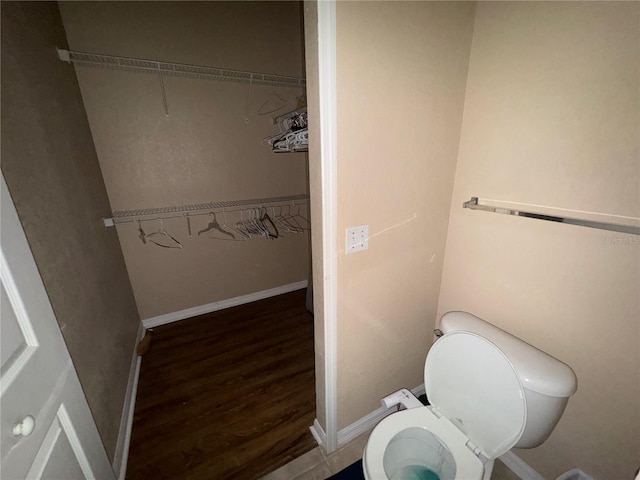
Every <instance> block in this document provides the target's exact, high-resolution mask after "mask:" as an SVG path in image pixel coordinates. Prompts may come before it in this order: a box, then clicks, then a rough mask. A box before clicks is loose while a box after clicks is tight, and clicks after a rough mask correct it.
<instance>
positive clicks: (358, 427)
mask: <svg viewBox="0 0 640 480" xmlns="http://www.w3.org/2000/svg"><path fill="white" fill-rule="evenodd" d="M411 391H412V392H413V394H414V395H415V396H416V397H419V396H420V395H423V394H424V393H425V389H424V384H422V385H419V386H417V387H416V388H413V389H412V390H411ZM394 411H395V410H394V409H392V408H390V409H386V408H384V407H380V408H378V409H377V410H374V411H373V412H371V413H369V414H368V415H365V416H364V417H362V418H361V419H359V420H356V421H355V422H353V423H352V424H351V425H348V426H346V427H345V428H343V429H342V430H339V431H338V448H342V447H344V446H346V445H347V444H348V443H349V442H351V441H352V440H354V439H355V438H356V437H359V436H360V435H362V434H363V433H366V432H368V431H369V430H371V429H372V428H373V427H374V426H375V425H376V424H377V423H378V422H379V421H380V420H382V419H383V418H385V417H386V416H388V415H391V414H392V413H393V412H394ZM309 429H310V430H311V434H312V435H313V438H315V440H316V442H317V443H318V445H320V446H321V447H322V448H326V445H327V436H326V434H325V432H324V430H323V429H322V426H320V424H319V423H318V420H317V419H316V420H315V421H314V422H313V425H312V426H311V427H309ZM500 460H501V461H502V463H504V464H505V465H506V466H507V467H508V468H509V469H510V470H511V471H513V473H515V474H516V475H517V476H518V477H519V478H521V479H522V480H544V477H543V476H542V475H540V474H539V473H538V472H536V471H535V470H534V469H533V467H531V465H529V464H528V463H527V462H525V461H524V460H522V459H521V458H520V457H519V456H517V455H516V454H515V453H513V452H507V453H505V454H504V455H502V456H501V457H500Z"/></svg>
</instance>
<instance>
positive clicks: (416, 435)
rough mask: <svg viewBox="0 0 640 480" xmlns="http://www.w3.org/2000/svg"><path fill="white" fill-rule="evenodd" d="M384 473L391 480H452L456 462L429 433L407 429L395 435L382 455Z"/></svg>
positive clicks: (419, 429)
mask: <svg viewBox="0 0 640 480" xmlns="http://www.w3.org/2000/svg"><path fill="white" fill-rule="evenodd" d="M383 465H384V472H385V474H386V475H387V478H389V479H392V480H454V479H455V475H456V462H455V460H454V458H453V455H452V454H451V452H450V451H449V449H448V448H447V447H446V446H445V445H444V444H443V443H442V442H441V441H440V439H439V438H438V437H436V436H435V435H434V434H433V433H431V432H430V431H428V430H426V429H424V428H420V427H410V428H407V429H404V430H402V431H400V432H398V433H397V434H396V435H395V436H394V437H393V438H392V439H391V440H390V441H389V444H388V445H387V448H386V449H385V452H384V455H383Z"/></svg>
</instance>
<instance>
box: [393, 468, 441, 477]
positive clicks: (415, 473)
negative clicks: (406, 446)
mask: <svg viewBox="0 0 640 480" xmlns="http://www.w3.org/2000/svg"><path fill="white" fill-rule="evenodd" d="M391 480H440V476H439V475H438V474H437V473H436V472H434V471H433V470H431V469H430V468H427V467H423V466H422V465H407V466H405V467H403V468H402V469H401V470H399V471H398V473H396V474H395V475H394V476H393V477H392V478H391Z"/></svg>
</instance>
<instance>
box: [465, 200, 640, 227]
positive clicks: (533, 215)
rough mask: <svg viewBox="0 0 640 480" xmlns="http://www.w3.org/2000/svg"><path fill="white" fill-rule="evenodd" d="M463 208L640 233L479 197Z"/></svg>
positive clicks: (612, 225)
mask: <svg viewBox="0 0 640 480" xmlns="http://www.w3.org/2000/svg"><path fill="white" fill-rule="evenodd" d="M462 207H463V208H470V209H471V210H484V211H485V212H493V213H501V214H503V215H514V216H517V217H527V218H535V219H537V220H546V221H548V222H558V223H568V224H570V225H578V226H581V227H590V228H599V229H601V230H610V231H614V232H624V233H631V234H634V235H640V227H636V226H633V225H624V224H619V223H612V222H598V221H594V220H585V219H579V218H572V217H565V216H559V215H549V214H544V213H535V212H528V211H524V210H520V209H514V208H505V207H500V206H496V205H485V204H481V203H479V199H478V197H471V199H470V200H469V201H466V202H464V203H463V204H462Z"/></svg>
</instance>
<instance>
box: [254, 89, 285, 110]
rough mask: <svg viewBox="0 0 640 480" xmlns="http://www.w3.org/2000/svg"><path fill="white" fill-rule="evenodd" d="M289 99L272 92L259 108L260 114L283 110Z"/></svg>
mask: <svg viewBox="0 0 640 480" xmlns="http://www.w3.org/2000/svg"><path fill="white" fill-rule="evenodd" d="M286 104H287V101H286V100H285V99H284V98H282V97H281V96H280V95H278V94H277V93H275V92H271V93H270V94H269V95H268V96H267V99H266V100H265V102H264V103H263V104H262V105H261V106H260V108H259V109H258V115H268V114H270V113H274V112H277V111H278V110H282V109H283V108H284V106H285V105H286Z"/></svg>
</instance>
